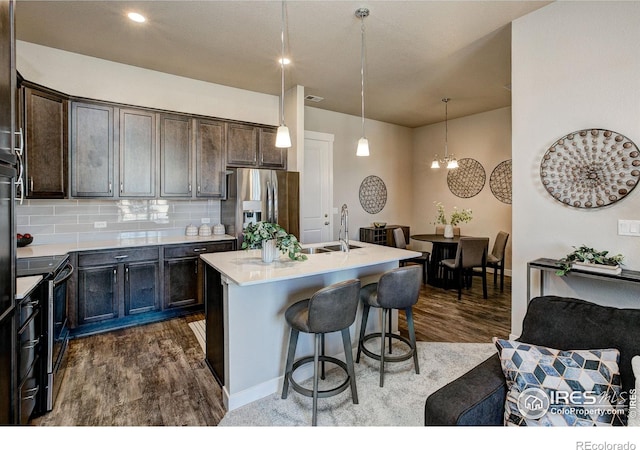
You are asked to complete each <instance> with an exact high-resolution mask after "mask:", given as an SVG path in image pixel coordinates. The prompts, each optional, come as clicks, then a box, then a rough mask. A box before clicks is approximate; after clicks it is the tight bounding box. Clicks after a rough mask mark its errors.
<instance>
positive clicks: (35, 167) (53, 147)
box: [24, 87, 69, 198]
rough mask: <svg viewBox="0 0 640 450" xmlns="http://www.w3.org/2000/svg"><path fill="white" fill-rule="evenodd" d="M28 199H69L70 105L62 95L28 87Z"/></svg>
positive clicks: (26, 182) (26, 161) (26, 118)
mask: <svg viewBox="0 0 640 450" xmlns="http://www.w3.org/2000/svg"><path fill="white" fill-rule="evenodd" d="M24 104H25V106H24V113H25V118H24V126H25V143H24V144H25V146H24V156H25V164H24V169H25V178H24V180H25V188H26V196H27V198H66V197H67V196H68V175H67V174H68V148H69V143H68V105H69V101H68V100H67V98H66V97H65V96H63V95H62V94H56V93H54V92H49V91H45V90H40V89H37V88H32V87H25V88H24Z"/></svg>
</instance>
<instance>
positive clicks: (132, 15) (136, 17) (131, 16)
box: [127, 12, 147, 23]
mask: <svg viewBox="0 0 640 450" xmlns="http://www.w3.org/2000/svg"><path fill="white" fill-rule="evenodd" d="M127 17H128V18H129V19H131V20H133V21H134V22H138V23H142V22H145V21H146V20H147V19H146V17H144V16H143V15H142V14H140V13H137V12H130V13H128V14H127Z"/></svg>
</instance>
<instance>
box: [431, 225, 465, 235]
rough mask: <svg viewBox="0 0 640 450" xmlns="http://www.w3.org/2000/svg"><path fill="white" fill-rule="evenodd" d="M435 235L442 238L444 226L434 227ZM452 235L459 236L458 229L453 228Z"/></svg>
mask: <svg viewBox="0 0 640 450" xmlns="http://www.w3.org/2000/svg"><path fill="white" fill-rule="evenodd" d="M436 234H441V235H443V236H444V225H436ZM453 235H454V236H460V227H453Z"/></svg>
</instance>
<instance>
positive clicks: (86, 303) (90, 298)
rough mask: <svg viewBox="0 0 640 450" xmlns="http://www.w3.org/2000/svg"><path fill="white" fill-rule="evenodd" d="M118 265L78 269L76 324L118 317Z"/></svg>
mask: <svg viewBox="0 0 640 450" xmlns="http://www.w3.org/2000/svg"><path fill="white" fill-rule="evenodd" d="M118 278H119V274H118V265H109V266H98V267H86V268H79V269H78V316H79V317H78V324H79V325H82V324H86V323H91V322H99V321H102V320H108V319H115V318H117V317H118V289H117V288H118V281H119V280H118Z"/></svg>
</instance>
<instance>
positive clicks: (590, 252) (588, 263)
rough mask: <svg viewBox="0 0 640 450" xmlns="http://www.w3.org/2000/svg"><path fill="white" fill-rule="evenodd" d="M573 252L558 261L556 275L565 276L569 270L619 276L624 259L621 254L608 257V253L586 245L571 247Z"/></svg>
mask: <svg viewBox="0 0 640 450" xmlns="http://www.w3.org/2000/svg"><path fill="white" fill-rule="evenodd" d="M573 248H574V249H575V250H574V251H572V252H571V253H569V254H568V255H567V256H565V257H564V258H562V259H561V260H560V269H558V270H557V271H556V275H559V276H563V275H566V274H567V273H568V272H569V271H570V270H571V269H578V270H585V271H587V272H600V273H611V274H614V275H615V274H619V273H620V272H621V271H622V269H621V267H620V264H621V263H622V260H623V259H624V256H622V255H621V254H619V253H618V254H617V255H613V256H609V251H607V250H605V251H602V252H601V251H598V250H595V249H593V248H591V247H587V246H586V245H582V246H580V247H573Z"/></svg>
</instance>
